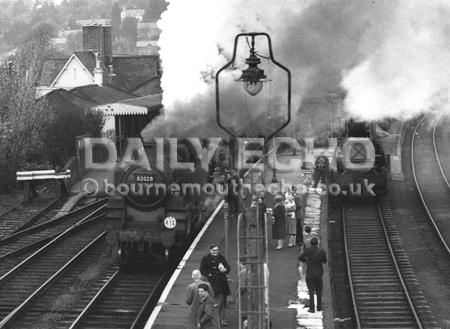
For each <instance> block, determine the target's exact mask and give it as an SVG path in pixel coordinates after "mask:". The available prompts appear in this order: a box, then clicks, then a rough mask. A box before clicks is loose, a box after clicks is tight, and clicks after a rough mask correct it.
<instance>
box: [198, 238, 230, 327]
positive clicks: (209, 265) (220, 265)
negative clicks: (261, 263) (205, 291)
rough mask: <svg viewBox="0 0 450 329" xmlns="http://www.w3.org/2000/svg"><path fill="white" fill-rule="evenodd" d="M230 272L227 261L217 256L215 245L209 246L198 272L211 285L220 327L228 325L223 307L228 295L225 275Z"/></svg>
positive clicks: (219, 255)
mask: <svg viewBox="0 0 450 329" xmlns="http://www.w3.org/2000/svg"><path fill="white" fill-rule="evenodd" d="M230 271H231V267H230V265H228V262H227V260H226V259H225V257H224V256H222V255H221V254H219V247H218V246H217V245H212V246H210V247H209V254H208V255H206V256H204V257H203V258H202V261H201V264H200V272H201V273H202V275H203V276H204V277H206V278H207V279H208V281H209V283H211V286H212V288H213V291H214V295H215V300H216V304H217V305H218V307H219V317H220V320H221V325H224V326H226V325H228V322H227V321H225V306H226V300H227V296H228V295H229V294H230V287H229V286H228V280H227V274H228V273H230Z"/></svg>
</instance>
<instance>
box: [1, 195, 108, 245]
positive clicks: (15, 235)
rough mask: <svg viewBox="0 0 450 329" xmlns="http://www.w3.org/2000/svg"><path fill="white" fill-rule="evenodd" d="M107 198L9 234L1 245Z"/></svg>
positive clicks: (93, 205)
mask: <svg viewBox="0 0 450 329" xmlns="http://www.w3.org/2000/svg"><path fill="white" fill-rule="evenodd" d="M106 200H107V198H104V199H101V200H98V201H96V202H92V203H90V204H88V205H86V206H83V207H81V208H78V209H76V210H73V211H71V212H68V213H67V214H64V215H62V216H60V217H57V218H55V219H52V220H49V221H47V222H44V223H41V224H38V225H35V226H32V227H29V228H26V229H24V230H21V231H19V232H17V233H14V234H11V235H9V236H7V237H5V238H3V239H1V240H0V246H1V245H3V244H5V243H6V242H8V241H10V240H13V239H14V238H17V237H19V236H21V235H27V234H29V233H31V232H34V231H37V230H39V229H41V228H43V227H46V226H51V225H52V224H54V223H56V222H59V221H63V220H64V219H66V218H67V217H70V216H73V215H76V214H77V213H79V212H82V211H84V210H86V209H88V208H92V207H95V206H98V205H100V204H101V203H105V202H106ZM105 207H106V205H103V208H105ZM100 209H102V208H101V207H100V208H99V209H98V210H100Z"/></svg>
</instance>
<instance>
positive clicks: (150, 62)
mask: <svg viewBox="0 0 450 329" xmlns="http://www.w3.org/2000/svg"><path fill="white" fill-rule="evenodd" d="M113 67H114V73H115V74H116V77H115V78H114V80H113V85H114V86H116V87H118V88H122V89H125V90H133V89H135V88H136V87H138V86H139V85H141V84H143V83H144V82H145V81H147V80H149V79H151V78H153V77H155V76H157V75H158V68H159V63H158V57H157V56H153V55H132V56H117V55H116V56H113Z"/></svg>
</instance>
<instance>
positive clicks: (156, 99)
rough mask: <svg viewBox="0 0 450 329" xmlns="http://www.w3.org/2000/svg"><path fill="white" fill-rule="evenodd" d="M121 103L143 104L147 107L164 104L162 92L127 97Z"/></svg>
mask: <svg viewBox="0 0 450 329" xmlns="http://www.w3.org/2000/svg"><path fill="white" fill-rule="evenodd" d="M120 103H121V104H129V105H135V106H142V107H147V108H151V107H154V106H162V104H161V103H162V93H161V94H155V95H148V96H143V97H138V98H132V99H127V100H124V101H121V102H120Z"/></svg>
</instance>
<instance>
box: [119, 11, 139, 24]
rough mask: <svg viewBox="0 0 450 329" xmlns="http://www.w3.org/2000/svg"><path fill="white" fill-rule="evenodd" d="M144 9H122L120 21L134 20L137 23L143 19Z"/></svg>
mask: <svg viewBox="0 0 450 329" xmlns="http://www.w3.org/2000/svg"><path fill="white" fill-rule="evenodd" d="M144 14H145V9H123V10H122V12H121V13H120V19H121V21H123V20H124V19H125V18H126V17H133V18H136V19H137V21H138V22H142V20H143V19H144Z"/></svg>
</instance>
